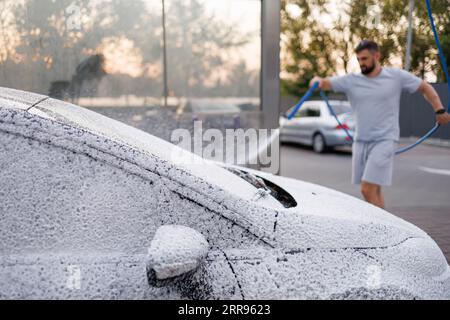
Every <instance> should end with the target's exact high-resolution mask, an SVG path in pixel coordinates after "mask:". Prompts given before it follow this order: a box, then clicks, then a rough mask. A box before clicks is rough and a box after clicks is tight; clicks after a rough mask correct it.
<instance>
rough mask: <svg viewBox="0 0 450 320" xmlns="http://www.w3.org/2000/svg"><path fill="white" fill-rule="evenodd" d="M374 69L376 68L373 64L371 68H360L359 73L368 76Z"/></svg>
mask: <svg viewBox="0 0 450 320" xmlns="http://www.w3.org/2000/svg"><path fill="white" fill-rule="evenodd" d="M375 67H376V65H375V63H374V64H373V65H372V66H371V67H364V68H361V72H362V74H364V75H367V74H370V73H372V71H373V70H375Z"/></svg>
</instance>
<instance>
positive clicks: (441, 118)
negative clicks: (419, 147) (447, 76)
mask: <svg viewBox="0 0 450 320" xmlns="http://www.w3.org/2000/svg"><path fill="white" fill-rule="evenodd" d="M419 91H420V92H421V93H422V94H423V96H424V97H425V99H426V100H427V101H428V102H429V103H430V104H431V106H432V107H433V110H434V112H437V111H439V110H444V111H445V110H446V109H445V108H444V106H443V105H442V102H441V99H440V98H439V95H438V94H437V92H436V90H434V88H433V87H432V86H431V85H430V84H429V83H428V82H426V81H423V82H422V84H421V85H420V87H419ZM436 122H437V123H439V124H440V125H443V124H448V123H449V122H450V114H448V113H447V112H445V113H442V114H436Z"/></svg>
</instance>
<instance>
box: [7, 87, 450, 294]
mask: <svg viewBox="0 0 450 320" xmlns="http://www.w3.org/2000/svg"><path fill="white" fill-rule="evenodd" d="M184 156H192V155H191V154H189V153H187V151H183V150H181V149H179V148H178V147H176V146H174V145H172V144H170V143H168V142H165V141H162V140H160V139H157V138H155V137H154V136H152V135H149V134H147V133H144V132H142V131H140V130H137V129H134V128H132V127H129V126H127V125H125V124H122V123H120V122H117V121H114V120H111V119H109V118H106V117H104V116H101V115H98V114H96V113H94V112H92V111H89V110H86V109H83V108H81V107H78V106H75V105H71V104H67V103H64V102H61V101H57V100H53V99H50V98H48V97H45V96H40V95H36V94H31V93H26V92H22V91H16V90H12V89H5V88H2V89H0V175H1V179H0V298H1V299H14V298H19V299H97V298H98V299H346V298H347V299H348V298H349V299H352V298H364V299H365V298H381V299H396V298H406V299H410V298H431V299H441V298H449V296H450V294H449V292H450V270H449V266H448V264H447V261H446V259H445V257H444V256H443V254H442V252H441V250H440V249H439V247H438V246H437V245H436V243H435V242H434V241H433V240H432V239H431V238H430V237H429V236H428V235H427V234H426V233H425V232H423V231H422V230H420V229H419V228H417V227H415V226H414V225H412V224H410V223H407V222H406V221H403V220H401V219H399V218H397V217H394V216H393V215H391V214H389V213H388V212H386V211H384V210H381V209H378V208H376V207H374V206H372V205H370V204H367V203H365V202H362V201H360V200H358V199H356V198H353V197H350V196H348V195H345V194H342V193H339V192H336V191H333V190H330V189H327V188H324V187H321V186H318V185H314V184H309V183H305V182H302V181H297V180H292V179H287V178H282V177H278V176H274V175H270V174H266V173H261V172H257V171H252V170H249V169H246V168H241V167H234V166H227V165H220V164H216V163H211V162H205V161H201V160H200V159H197V158H195V156H192V157H194V158H193V159H197V160H199V161H179V159H180V157H181V158H183V157H184Z"/></svg>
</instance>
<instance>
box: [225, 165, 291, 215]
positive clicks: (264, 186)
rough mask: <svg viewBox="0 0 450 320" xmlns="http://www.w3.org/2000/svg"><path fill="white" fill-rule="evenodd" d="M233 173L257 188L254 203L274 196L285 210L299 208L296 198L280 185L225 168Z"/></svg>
mask: <svg viewBox="0 0 450 320" xmlns="http://www.w3.org/2000/svg"><path fill="white" fill-rule="evenodd" d="M225 169H227V170H228V171H230V172H231V173H234V174H235V175H237V176H238V177H240V178H242V179H244V180H245V181H247V182H248V183H250V184H251V185H252V186H254V187H255V188H257V189H258V190H257V191H256V193H255V195H254V196H253V199H252V200H253V201H255V202H256V201H258V200H260V199H262V198H265V197H267V196H269V195H270V196H272V197H273V198H275V199H276V200H278V202H280V203H281V204H282V205H283V207H285V208H293V207H296V206H297V201H295V199H294V197H293V196H291V195H290V194H289V193H288V192H287V191H286V190H284V189H282V188H281V187H279V186H278V185H276V184H274V183H273V182H271V181H269V180H267V179H264V178H262V177H259V176H257V175H254V174H252V173H249V172H245V171H243V170H239V169H235V168H225Z"/></svg>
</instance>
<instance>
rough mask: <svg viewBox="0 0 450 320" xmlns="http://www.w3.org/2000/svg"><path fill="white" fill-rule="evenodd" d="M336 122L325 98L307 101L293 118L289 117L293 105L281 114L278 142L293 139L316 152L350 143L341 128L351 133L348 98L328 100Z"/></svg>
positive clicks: (351, 116)
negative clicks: (337, 119)
mask: <svg viewBox="0 0 450 320" xmlns="http://www.w3.org/2000/svg"><path fill="white" fill-rule="evenodd" d="M330 105H331V106H332V107H333V111H334V112H335V114H336V116H337V117H338V118H339V121H340V122H341V125H340V124H339V123H338V122H337V121H336V119H335V118H334V116H333V114H332V113H331V112H330V110H329V109H328V106H327V104H326V103H325V101H316V100H314V101H306V102H305V103H304V104H303V106H302V107H301V109H300V110H299V112H298V113H297V114H296V115H295V117H293V118H292V119H288V118H287V115H289V114H290V113H291V112H292V110H293V109H294V107H292V108H291V109H290V110H289V111H287V112H286V114H285V115H283V116H282V117H280V139H281V142H295V143H301V144H304V145H307V146H312V147H313V150H314V151H315V152H317V153H322V152H324V151H326V150H328V149H331V148H334V147H339V146H351V145H352V143H353V141H352V139H350V137H349V136H348V135H347V133H346V132H345V130H344V127H345V129H347V131H348V132H349V133H350V135H351V136H353V135H354V129H355V124H354V121H353V110H352V107H351V105H350V103H349V102H348V101H339V100H330Z"/></svg>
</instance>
